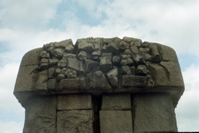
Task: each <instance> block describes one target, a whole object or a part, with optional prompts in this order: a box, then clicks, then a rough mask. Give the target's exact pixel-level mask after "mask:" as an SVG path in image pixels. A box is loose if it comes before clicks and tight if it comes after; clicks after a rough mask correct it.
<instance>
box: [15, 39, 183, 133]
mask: <svg viewBox="0 0 199 133" xmlns="http://www.w3.org/2000/svg"><path fill="white" fill-rule="evenodd" d="M183 91H184V83H183V79H182V74H181V72H180V67H179V63H178V61H177V57H176V53H175V51H174V50H173V49H172V48H170V47H167V46H164V45H161V44H158V43H150V42H144V43H142V41H141V40H140V39H136V38H131V37H124V38H123V39H120V38H117V37H116V38H105V39H103V38H85V39H78V40H77V43H76V44H75V45H73V44H72V40H71V39H69V40H64V41H61V42H52V43H49V44H46V45H44V46H43V48H39V49H35V50H32V51H30V52H28V53H26V54H25V55H24V57H23V59H22V62H21V66H20V69H19V73H18V77H17V81H16V85H15V90H14V94H15V96H16V97H17V99H18V100H19V102H20V103H21V104H22V106H23V107H25V109H26V121H25V127H24V131H25V132H30V133H31V132H39V133H44V132H49V133H63V132H99V131H100V132H114V133H115V132H116V133H117V132H139V131H141V132H148V131H153V130H152V129H154V131H176V129H177V127H176V122H175V114H174V108H175V106H176V105H177V102H178V100H179V99H180V96H181V95H182V93H183ZM155 92H156V94H153V93H155ZM159 93H167V94H168V95H166V94H161V95H159ZM91 95H92V98H91ZM131 96H134V100H133V103H132V104H131ZM101 98H102V99H101ZM51 100H52V101H51ZM101 100H102V101H101ZM56 101H58V103H56ZM92 102H93V103H92ZM101 102H102V103H101ZM164 102H165V103H164ZM131 106H132V107H131ZM34 108H35V109H34ZM100 109H102V110H101V111H100ZM31 113H32V114H31ZM57 114H58V116H56V115H57ZM162 114H163V115H162ZM132 116H133V117H132ZM161 120H162V121H163V122H162V121H161ZM133 122H134V123H133ZM36 127H37V128H36ZM56 127H57V129H56ZM133 129H134V131H133ZM166 129H168V130H166Z"/></svg>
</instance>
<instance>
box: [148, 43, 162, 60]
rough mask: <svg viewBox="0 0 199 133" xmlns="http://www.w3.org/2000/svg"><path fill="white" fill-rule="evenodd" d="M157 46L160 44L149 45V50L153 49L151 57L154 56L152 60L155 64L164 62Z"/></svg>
mask: <svg viewBox="0 0 199 133" xmlns="http://www.w3.org/2000/svg"><path fill="white" fill-rule="evenodd" d="M157 45H159V44H157V43H150V45H149V48H150V49H151V55H152V57H151V60H152V61H153V62H155V63H158V62H160V61H161V60H162V59H161V56H160V53H159V50H158V46H157Z"/></svg>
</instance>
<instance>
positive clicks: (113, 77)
mask: <svg viewBox="0 0 199 133" xmlns="http://www.w3.org/2000/svg"><path fill="white" fill-rule="evenodd" d="M106 75H107V78H108V81H109V82H110V84H111V86H113V87H118V69H117V68H114V69H112V70H110V71H109V72H107V73H106Z"/></svg>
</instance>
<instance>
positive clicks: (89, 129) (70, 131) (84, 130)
mask: <svg viewBox="0 0 199 133" xmlns="http://www.w3.org/2000/svg"><path fill="white" fill-rule="evenodd" d="M93 121H94V118H93V111H92V110H73V111H58V116H57V133H80V132H81V133H94V130H93Z"/></svg>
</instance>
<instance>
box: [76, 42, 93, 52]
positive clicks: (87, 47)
mask: <svg viewBox="0 0 199 133" xmlns="http://www.w3.org/2000/svg"><path fill="white" fill-rule="evenodd" d="M76 45H77V48H78V50H80V51H89V52H90V51H93V43H92V42H88V41H87V39H78V40H77V43H76Z"/></svg>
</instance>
